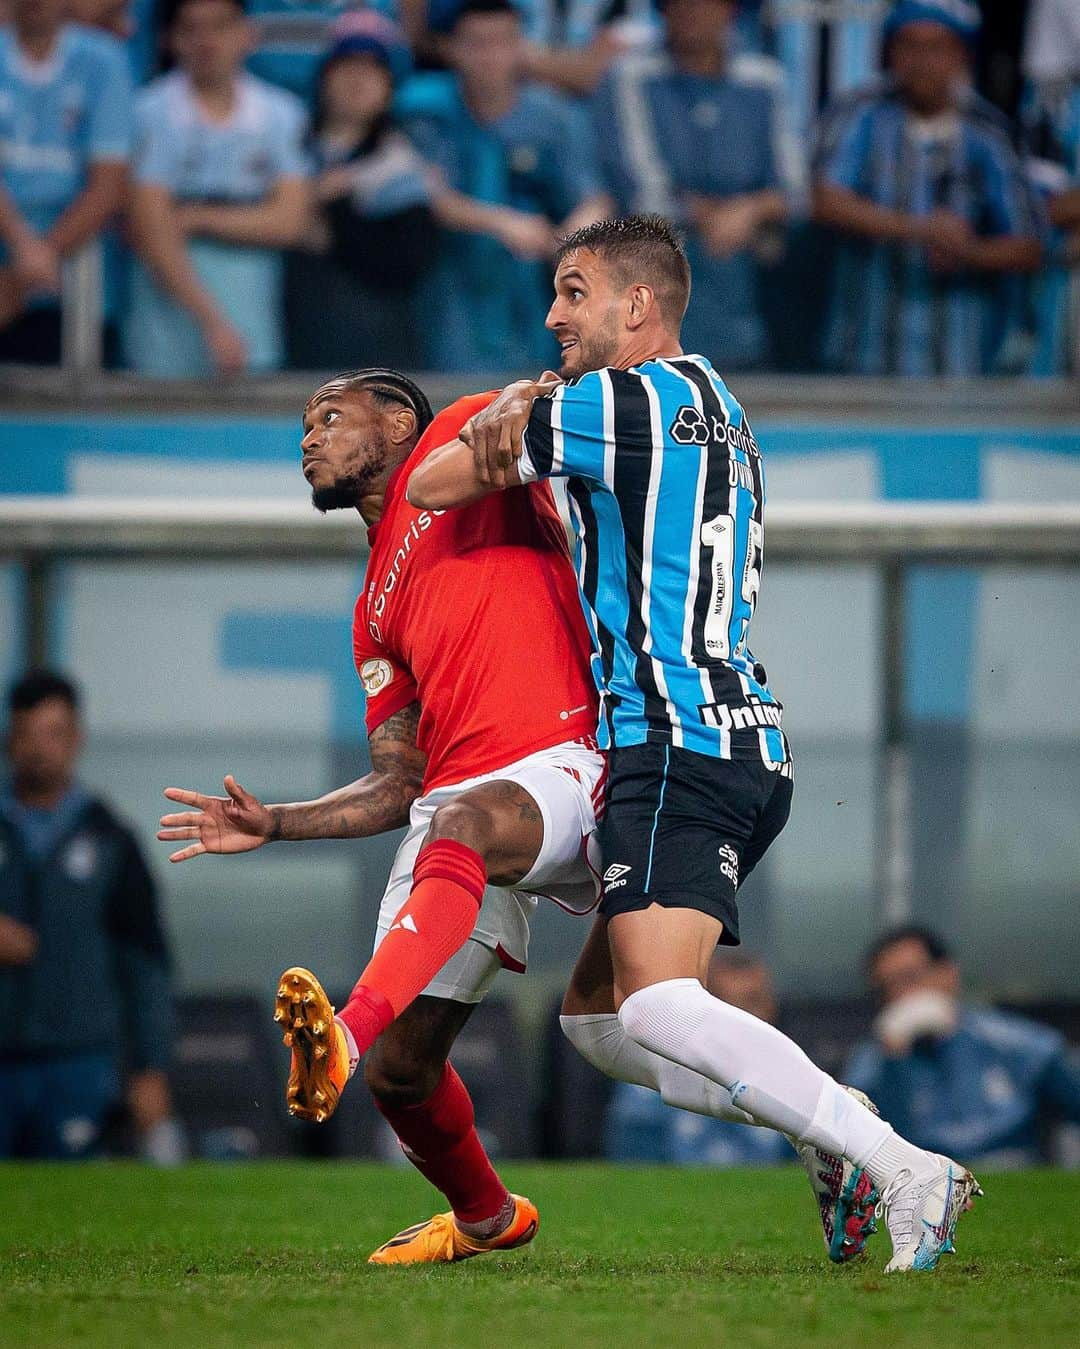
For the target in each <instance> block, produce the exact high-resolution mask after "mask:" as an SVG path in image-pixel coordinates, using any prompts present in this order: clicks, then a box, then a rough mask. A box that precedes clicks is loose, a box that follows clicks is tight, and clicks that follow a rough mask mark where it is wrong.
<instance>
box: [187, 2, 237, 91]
mask: <svg viewBox="0 0 1080 1349" xmlns="http://www.w3.org/2000/svg"><path fill="white" fill-rule="evenodd" d="M172 45H173V51H174V52H175V53H176V59H177V61H178V62H179V63H180V65H181V66H182V67H183V69H184V70H185V71H187V73H188V74H189V75H191V76H192V77H193V78H194V79H196V80H200V79H203V80H223V79H227V78H230V77H231V76H233V75H235V74H236V73H237V72H238V71H239V70H240V68H241V66H242V65H243V64H244V59H245V57H246V56H247V54H248V49H249V47H250V45H251V29H250V27H249V26H248V23H247V20H246V19H245V18H244V16H243V14H242V13H241V12H240V10H239V9H237V7H236V6H235V5H233V4H230V3H229V0H188V3H187V4H185V5H184V6H183V7H182V8H181V9H180V11H179V13H178V14H177V16H176V19H175V21H174V23H173V29H172Z"/></svg>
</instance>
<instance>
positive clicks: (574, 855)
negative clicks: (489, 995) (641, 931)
mask: <svg viewBox="0 0 1080 1349" xmlns="http://www.w3.org/2000/svg"><path fill="white" fill-rule="evenodd" d="M606 776H607V763H606V759H605V756H604V755H603V754H602V753H601V752H600V751H599V750H598V749H596V748H595V745H594V744H593V743H592V742H591V741H584V740H575V741H568V742H567V743H565V744H562V745H555V746H554V747H553V748H551V749H542V750H538V751H537V753H535V754H530V755H528V756H527V757H526V758H524V759H519V760H518V762H517V763H513V764H510V765H508V766H507V767H506V768H500V769H497V770H496V771H494V772H492V773H485V774H483V775H482V776H481V777H476V778H468V779H467V780H466V781H464V782H458V783H454V784H453V785H451V786H447V787H436V789H435V790H434V791H433V792H429V793H428V795H427V796H422V797H420V799H419V800H417V801H415V802H414V803H413V807H412V810H411V811H410V815H409V832H408V833H407V834H406V835H405V838H404V840H403V841H402V844H401V847H400V848H399V849H398V851H397V856H396V857H395V858H394V865H393V866H392V867H391V869H390V878H389V880H388V881H387V884H386V893H385V894H384V895H383V899H382V903H381V905H380V906H379V923H378V927H377V929H376V932H375V949H376V950H377V949H378V947H379V943H380V942H381V941H382V939H383V938H384V937H385V936H386V934H387V932H389V931H390V927H391V925H392V924H393V922H394V920H395V918H397V916H398V914H399V912H400V911H401V909H402V908H403V907H404V905H405V901H406V900H407V899H408V898H409V893H410V891H411V890H412V883H413V881H412V872H413V866H414V864H415V862H416V855H417V853H418V852H419V851H420V848H421V846H422V844H423V842H424V838H425V837H426V835H427V831H428V828H429V826H430V824H431V819H432V816H433V815H434V814H435V812H436V810H438V808H439V807H440V806H442V805H445V804H446V803H447V802H448V801H452V800H453V799H454V798H455V797H456V796H460V795H461V793H462V792H465V791H468V790H469V789H470V788H471V787H479V786H482V785H483V784H484V783H486V782H516V783H517V784H518V785H519V786H521V787H523V788H524V789H525V790H526V791H527V792H528V793H529V795H530V796H531V797H532V799H533V800H534V801H535V802H536V805H537V808H538V809H539V811H540V814H541V815H542V816H543V820H544V841H543V843H542V844H541V846H540V853H539V856H538V857H537V859H536V863H535V865H534V866H533V868H532V870H531V871H530V872H529V874H528V875H527V876H525V877H523V879H522V880H521V881H519V882H518V884H517V885H516V886H515V887H514V889H513V890H503V889H500V888H498V887H496V886H493V885H489V886H488V887H487V889H486V890H485V891H484V898H483V902H482V903H481V905H480V912H479V914H478V916H477V919H476V926H475V927H474V928H473V931H472V936H471V937H470V938H469V940H468V941H467V942H466V943H465V945H464V946H463V947H462V948H461V950H460V951H458V952H457V954H456V955H453V956H451V958H450V959H449V960H448V961H447V962H446V964H445V965H444V966H443V967H442V969H441V970H440V971H439V973H438V974H437V975H436V976H435V978H434V979H433V980H432V981H431V983H430V984H428V986H427V988H425V989H424V992H425V993H426V994H428V995H429V996H430V997H433V998H447V999H449V1000H450V1001H452V1002H480V1000H481V999H482V998H483V996H484V994H485V993H486V992H487V991H488V989H489V988H490V987H491V984H492V982H493V981H494V979H495V976H496V974H498V972H499V970H500V969H510V970H514V971H515V972H517V973H522V972H523V971H524V969H525V966H526V964H527V962H528V955H529V920H530V918H531V917H532V914H533V911H534V910H535V909H536V905H537V901H538V898H539V897H544V898H548V899H551V900H554V902H555V903H556V904H559V905H560V906H561V907H562V908H564V909H566V910H567V911H568V912H570V913H577V914H585V913H591V912H592V910H593V909H595V908H596V905H597V903H598V902H599V899H600V877H599V873H598V870H597V868H596V866H595V860H596V857H595V853H593V855H592V858H591V860H590V846H589V845H590V843H591V841H592V838H593V834H594V833H595V830H596V819H597V815H598V814H599V813H600V812H601V811H602V809H603V796H604V781H605V778H606ZM594 846H595V845H594Z"/></svg>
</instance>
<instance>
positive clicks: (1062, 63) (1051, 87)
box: [1023, 0, 1080, 101]
mask: <svg viewBox="0 0 1080 1349" xmlns="http://www.w3.org/2000/svg"><path fill="white" fill-rule="evenodd" d="M1023 69H1024V74H1025V75H1026V76H1027V77H1028V79H1029V80H1030V81H1031V82H1032V83H1033V84H1034V85H1035V86H1036V87H1037V88H1038V90H1039V91H1040V94H1041V95H1042V96H1043V97H1044V98H1047V99H1049V100H1050V101H1053V100H1054V98H1055V96H1056V95H1057V94H1060V93H1061V92H1063V91H1064V90H1066V89H1068V88H1069V87H1070V86H1073V87H1075V85H1076V82H1077V80H1080V5H1078V4H1077V3H1076V0H1031V6H1030V8H1029V10H1028V15H1027V26H1026V29H1025V32H1024V55H1023Z"/></svg>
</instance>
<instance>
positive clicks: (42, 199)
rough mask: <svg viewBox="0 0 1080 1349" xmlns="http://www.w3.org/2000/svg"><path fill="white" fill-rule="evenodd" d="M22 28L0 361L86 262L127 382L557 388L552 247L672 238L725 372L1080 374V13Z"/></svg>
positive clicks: (219, 20) (889, 11)
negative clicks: (509, 379)
mask: <svg viewBox="0 0 1080 1349" xmlns="http://www.w3.org/2000/svg"><path fill="white" fill-rule="evenodd" d="M4 10H6V23H5V25H4V26H3V27H2V28H0V189H2V190H0V250H2V251H0V360H5V361H17V362H34V363H54V362H56V361H58V360H59V358H60V348H61V329H62V324H61V307H62V305H61V298H62V296H63V294H64V291H65V287H66V286H68V285H69V284H70V268H69V267H67V266H66V261H67V260H69V259H71V258H73V257H74V256H76V255H77V254H79V253H80V252H83V251H84V250H85V249H86V247H87V245H91V246H94V247H96V248H98V249H99V251H100V255H101V258H102V260H103V265H102V268H101V276H102V278H103V280H102V283H101V286H100V293H101V299H100V312H101V314H102V316H103V323H104V331H105V335H106V343H105V350H106V355H107V360H108V363H109V364H110V365H114V366H119V367H123V368H129V369H132V370H134V371H136V372H140V373H144V374H147V375H152V376H161V377H199V376H207V375H211V374H213V373H215V372H221V373H231V372H237V371H240V370H250V371H254V372H262V371H272V370H275V369H279V368H281V367H283V366H292V367H298V368H321V367H330V366H334V367H341V366H344V365H348V364H350V363H354V364H363V363H371V362H377V363H392V364H397V365H403V366H406V367H412V368H426V369H437V370H442V371H448V372H450V371H459V372H469V371H473V370H491V369H508V368H511V367H515V368H527V369H531V368H536V367H539V366H543V365H545V364H549V363H550V362H551V360H552V357H553V354H554V347H553V344H552V343H551V341H550V339H549V338H548V337H547V335H546V334H545V331H544V326H543V323H544V314H545V310H546V307H547V296H548V292H549V276H548V261H549V259H550V256H551V253H552V249H553V246H554V240H555V238H556V236H557V234H559V233H560V232H562V231H566V230H569V229H572V228H574V227H575V226H577V225H579V224H582V223H584V222H586V221H587V220H589V219H591V218H596V217H598V216H600V215H603V214H610V213H612V212H615V211H629V210H635V211H640V210H652V211H658V212H661V213H663V214H665V215H667V216H670V217H672V218H673V219H675V220H677V221H678V222H679V223H680V225H681V226H682V228H683V229H684V231H685V233H686V236H687V240H688V247H689V252H690V257H691V261H692V264H693V267H694V276H695V291H694V299H693V302H692V304H691V308H690V314H689V317H688V320H687V323H686V327H685V331H684V339H685V344H686V346H687V347H688V349H693V350H698V351H702V352H704V353H705V354H706V355H708V356H709V357H711V358H712V359H713V361H714V362H716V363H717V365H718V366H719V367H720V368H721V369H723V370H724V371H732V370H745V369H764V370H795V371H812V370H820V371H832V372H843V373H856V374H875V375H878V374H903V375H933V374H942V375H958V376H965V375H977V374H984V373H1013V374H1032V375H1062V374H1066V373H1069V372H1074V371H1076V370H1077V368H1078V366H1080V357H1078V352H1080V324H1078V323H1077V318H1076V315H1077V310H1078V306H1077V304H1076V302H1075V298H1074V297H1075V293H1076V290H1077V287H1078V277H1080V272H1078V265H1080V6H1078V5H1077V4H1076V0H1028V2H1027V3H1024V0H984V3H983V4H982V6H981V7H980V6H978V5H976V4H975V3H974V0H898V3H891V2H890V0H739V2H738V3H737V2H736V0H656V3H655V4H654V3H653V0H564V2H563V3H558V2H557V0H515V3H511V0H431V3H430V4H428V3H425V2H424V0H385V3H381V2H380V3H379V4H377V5H376V6H374V7H373V8H348V7H347V0H346V4H341V3H335V0H326V3H320V0H311V3H305V2H304V0H246V3H245V0H164V3H163V4H161V5H158V4H155V3H154V0H129V2H128V0H0V11H4ZM376 10H378V11H380V12H376ZM1071 291H1072V295H1071V294H1070V292H1071Z"/></svg>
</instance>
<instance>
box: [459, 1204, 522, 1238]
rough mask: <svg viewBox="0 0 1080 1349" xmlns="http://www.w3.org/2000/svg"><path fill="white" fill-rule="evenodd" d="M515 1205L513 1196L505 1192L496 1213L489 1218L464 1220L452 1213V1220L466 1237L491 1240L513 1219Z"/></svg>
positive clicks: (499, 1234) (501, 1232)
mask: <svg viewBox="0 0 1080 1349" xmlns="http://www.w3.org/2000/svg"><path fill="white" fill-rule="evenodd" d="M516 1211H517V1206H516V1205H515V1203H514V1196H513V1195H512V1194H510V1193H507V1196H506V1198H505V1199H504V1200H503V1202H502V1204H501V1205H500V1207H499V1211H498V1212H497V1213H494V1214H492V1216H491V1217H490V1218H481V1219H479V1220H478V1221H475V1222H465V1221H464V1220H463V1219H461V1218H459V1217H458V1215H457V1214H456V1213H455V1214H454V1222H455V1224H456V1225H457V1228H458V1230H459V1231H460V1232H464V1233H465V1235H466V1236H467V1237H472V1238H473V1240H474V1241H492V1240H494V1238H495V1237H498V1236H502V1234H503V1233H504V1232H505V1231H506V1229H507V1228H508V1227H509V1226H510V1224H511V1223H512V1222H513V1221H514V1214H515V1212H516Z"/></svg>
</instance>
